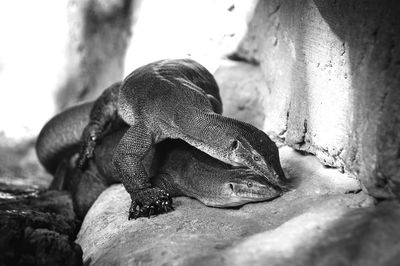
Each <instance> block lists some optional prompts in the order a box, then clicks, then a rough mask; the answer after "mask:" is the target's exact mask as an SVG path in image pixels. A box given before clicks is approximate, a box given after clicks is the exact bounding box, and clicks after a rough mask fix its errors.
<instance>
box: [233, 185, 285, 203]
mask: <svg viewBox="0 0 400 266" xmlns="http://www.w3.org/2000/svg"><path fill="white" fill-rule="evenodd" d="M228 186H229V190H230V191H231V195H232V196H233V197H234V198H236V199H238V200H242V201H246V202H256V201H263V200H269V199H273V198H276V197H278V196H280V195H281V191H280V189H277V188H275V187H273V186H266V185H254V184H253V185H252V186H251V187H249V186H248V185H247V184H239V183H229V184H228Z"/></svg>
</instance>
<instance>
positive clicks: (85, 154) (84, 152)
mask: <svg viewBox="0 0 400 266" xmlns="http://www.w3.org/2000/svg"><path fill="white" fill-rule="evenodd" d="M95 146H96V138H95V137H91V138H90V139H89V140H87V141H85V142H84V143H83V145H82V148H81V150H80V152H79V158H78V161H77V166H78V168H80V169H83V168H84V167H85V165H86V163H87V162H88V161H89V159H90V158H93V153H94V147H95Z"/></svg>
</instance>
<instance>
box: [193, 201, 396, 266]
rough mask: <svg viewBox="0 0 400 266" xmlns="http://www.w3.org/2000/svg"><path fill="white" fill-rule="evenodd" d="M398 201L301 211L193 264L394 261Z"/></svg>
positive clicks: (383, 264)
mask: <svg viewBox="0 0 400 266" xmlns="http://www.w3.org/2000/svg"><path fill="white" fill-rule="evenodd" d="M399 207H400V205H399V204H398V203H387V202H386V203H382V204H380V205H378V206H376V207H369V208H360V209H353V210H350V211H349V210H346V209H344V208H342V207H339V206H332V207H331V208H329V209H318V210H313V211H310V212H307V213H305V214H302V215H299V216H297V217H296V218H294V219H291V220H290V221H288V222H286V223H285V224H283V225H281V226H279V227H278V228H276V229H273V230H270V231H266V232H263V233H259V234H256V235H254V236H251V237H249V238H247V239H245V240H244V241H243V242H241V243H239V244H238V245H236V246H233V247H230V248H227V249H226V250H224V251H223V252H221V253H220V254H217V255H214V256H205V257H201V258H196V260H195V261H192V264H191V265H266V262H268V265H271V266H284V265H299V266H300V265H304V266H307V265H320V266H328V265H329V266H333V265H370V266H375V265H377V266H378V265H380V266H388V265H393V266H395V265H398V263H399V261H400V229H399V226H398V224H399V222H400V208H399Z"/></svg>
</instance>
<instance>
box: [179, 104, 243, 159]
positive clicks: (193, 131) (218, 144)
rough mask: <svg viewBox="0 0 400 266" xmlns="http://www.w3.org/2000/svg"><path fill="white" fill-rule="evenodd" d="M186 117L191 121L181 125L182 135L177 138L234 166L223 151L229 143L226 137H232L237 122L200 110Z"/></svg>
mask: <svg viewBox="0 0 400 266" xmlns="http://www.w3.org/2000/svg"><path fill="white" fill-rule="evenodd" d="M188 117H191V119H190V120H189V121H188V122H187V123H185V124H184V125H181V128H182V129H183V130H182V131H181V132H184V133H183V134H182V135H180V136H179V138H181V139H183V140H184V141H186V142H187V143H189V144H190V145H192V146H194V147H196V148H197V149H199V150H201V151H203V152H205V153H207V154H209V155H210V156H212V157H214V158H216V159H218V160H221V161H223V162H225V163H228V164H233V165H236V164H234V163H233V162H232V161H231V160H230V158H229V155H228V154H226V153H224V152H223V150H224V146H226V145H227V143H228V141H229V140H228V139H227V138H229V137H228V136H232V135H234V133H232V132H233V131H235V129H236V123H235V122H237V121H236V120H234V119H232V118H228V117H224V116H222V115H219V114H216V113H214V112H204V111H200V110H196V111H193V113H191V114H190V115H188Z"/></svg>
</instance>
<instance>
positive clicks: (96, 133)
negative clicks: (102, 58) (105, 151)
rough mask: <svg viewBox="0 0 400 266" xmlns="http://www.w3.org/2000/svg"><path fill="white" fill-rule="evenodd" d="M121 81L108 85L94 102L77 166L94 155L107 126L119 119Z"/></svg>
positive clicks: (84, 132)
mask: <svg viewBox="0 0 400 266" xmlns="http://www.w3.org/2000/svg"><path fill="white" fill-rule="evenodd" d="M120 86H121V82H117V83H114V84H113V85H111V86H110V87H108V88H107V89H106V90H105V91H104V92H103V94H102V95H101V96H100V97H99V98H98V99H97V100H96V101H95V102H94V105H93V108H92V110H91V111H90V120H89V124H88V125H87V126H86V127H85V128H84V130H83V132H82V137H81V140H82V146H81V151H80V152H79V159H78V161H77V166H78V167H79V168H83V167H84V166H85V165H86V162H87V161H88V160H89V159H90V158H92V157H93V151H94V147H95V146H96V143H97V142H98V141H99V139H100V138H101V136H102V135H103V134H104V133H105V132H106V131H107V127H108V126H109V125H111V124H112V123H116V122H115V121H118V107H117V106H118V93H119V87H120Z"/></svg>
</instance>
